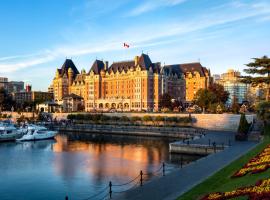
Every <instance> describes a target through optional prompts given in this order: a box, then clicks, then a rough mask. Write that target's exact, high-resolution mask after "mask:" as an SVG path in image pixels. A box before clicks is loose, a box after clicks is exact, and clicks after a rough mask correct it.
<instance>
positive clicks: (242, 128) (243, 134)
mask: <svg viewBox="0 0 270 200" xmlns="http://www.w3.org/2000/svg"><path fill="white" fill-rule="evenodd" d="M249 127H250V124H249V123H248V121H247V119H246V115H245V114H241V117H240V121H239V126H238V130H237V134H236V136H235V137H236V140H246V139H247V134H248V131H249Z"/></svg>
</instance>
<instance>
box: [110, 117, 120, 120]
mask: <svg viewBox="0 0 270 200" xmlns="http://www.w3.org/2000/svg"><path fill="white" fill-rule="evenodd" d="M111 120H112V121H119V120H120V117H118V116H112V117H111Z"/></svg>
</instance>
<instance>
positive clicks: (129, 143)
mask: <svg viewBox="0 0 270 200" xmlns="http://www.w3.org/2000/svg"><path fill="white" fill-rule="evenodd" d="M169 142H170V141H169V140H164V139H160V138H151V139H150V138H142V137H126V136H125V137H121V136H117V137H116V136H105V135H103V136H100V135H99V136H97V135H82V134H71V133H69V134H59V135H58V136H57V137H56V139H55V140H46V141H45V140H44V141H36V142H20V143H18V142H17V143H15V142H13V143H12V142H11V143H0V199H1V200H14V199H18V200H21V199H22V200H36V199H39V200H49V199H64V198H65V196H66V195H68V196H69V198H70V199H72V200H81V199H86V198H88V197H89V196H91V195H93V194H95V193H96V192H97V191H99V190H100V189H102V188H104V187H106V186H107V185H108V184H109V181H112V183H113V184H119V183H124V182H127V181H129V180H131V179H133V178H134V177H136V176H138V175H139V173H140V170H142V171H144V172H152V171H155V170H157V169H158V168H159V167H160V166H161V163H162V162H165V163H166V166H170V168H174V167H179V163H180V161H179V159H180V157H179V155H177V157H175V156H172V155H170V154H169ZM196 159H198V157H196V156H184V160H186V161H187V162H191V161H193V160H196Z"/></svg>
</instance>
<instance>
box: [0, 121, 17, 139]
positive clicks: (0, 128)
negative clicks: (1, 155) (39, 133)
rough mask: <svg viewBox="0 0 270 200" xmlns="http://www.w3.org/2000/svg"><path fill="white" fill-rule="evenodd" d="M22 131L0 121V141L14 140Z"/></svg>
mask: <svg viewBox="0 0 270 200" xmlns="http://www.w3.org/2000/svg"><path fill="white" fill-rule="evenodd" d="M21 136H22V133H21V132H20V131H19V130H18V129H17V128H16V127H15V126H14V125H13V124H8V123H0V142H6V141H15V140H16V139H17V138H19V137H21Z"/></svg>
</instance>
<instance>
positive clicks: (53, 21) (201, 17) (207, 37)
mask: <svg viewBox="0 0 270 200" xmlns="http://www.w3.org/2000/svg"><path fill="white" fill-rule="evenodd" d="M0 25H1V27H0V76H5V77H8V78H9V80H14V81H19V80H22V81H25V82H26V83H29V84H31V85H32V86H33V89H35V90H43V91H46V90H47V88H48V86H49V85H50V83H51V82H52V80H53V77H54V75H55V72H56V69H57V68H61V66H62V64H63V63H64V61H65V59H66V58H72V60H73V62H74V63H75V65H76V66H77V68H78V69H79V70H82V69H85V70H86V71H87V72H88V71H89V70H90V67H91V65H92V63H93V62H94V60H95V59H101V60H104V61H105V60H106V61H109V63H110V64H111V63H112V62H116V61H122V60H131V59H133V58H134V56H136V55H140V54H141V53H142V52H143V53H147V54H148V55H149V56H150V58H151V60H152V62H161V63H162V64H180V63H187V62H198V61H200V62H201V64H202V65H203V66H205V67H207V68H210V70H211V73H212V74H220V73H224V72H226V70H227V69H235V70H239V71H242V70H243V69H244V68H245V64H247V63H249V62H250V61H251V58H254V57H262V56H264V55H267V56H270V55H269V54H270V37H269V36H270V1H269V0H253V1H252V0H24V1H22V0H6V1H1V4H0ZM124 42H125V43H127V44H129V45H130V48H128V49H127V48H123V43H124Z"/></svg>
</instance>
